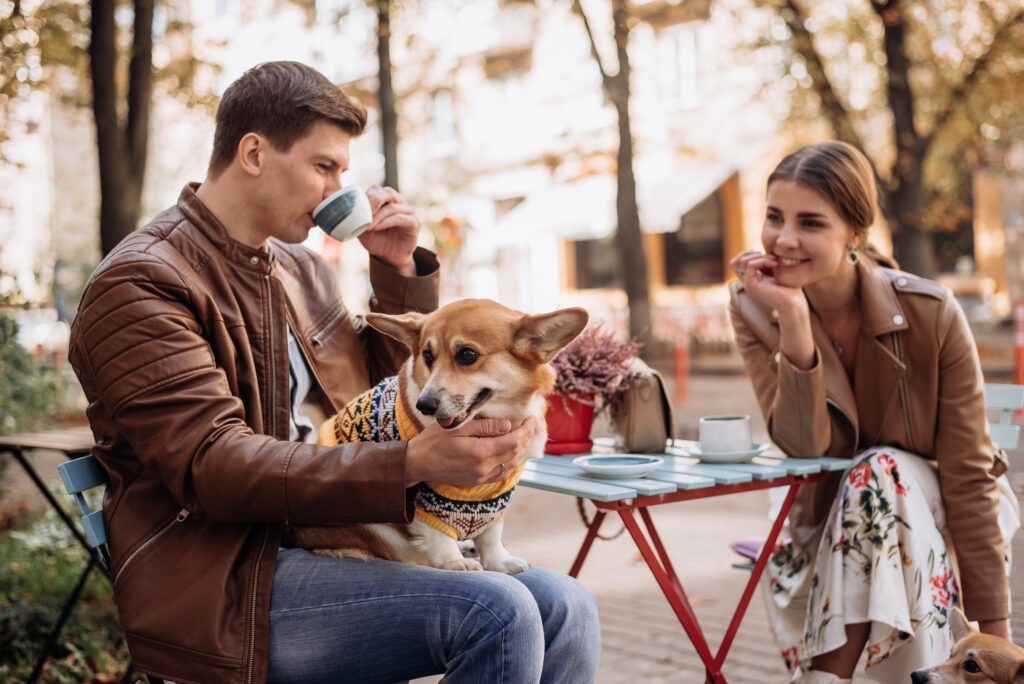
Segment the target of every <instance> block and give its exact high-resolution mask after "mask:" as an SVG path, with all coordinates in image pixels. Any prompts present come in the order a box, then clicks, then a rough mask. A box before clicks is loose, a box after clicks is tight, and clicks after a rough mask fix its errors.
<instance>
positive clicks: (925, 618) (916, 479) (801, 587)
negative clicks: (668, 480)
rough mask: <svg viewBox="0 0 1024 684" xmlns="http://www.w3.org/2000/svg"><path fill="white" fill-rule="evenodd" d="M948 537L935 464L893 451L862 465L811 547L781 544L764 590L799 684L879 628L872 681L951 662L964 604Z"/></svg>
mask: <svg viewBox="0 0 1024 684" xmlns="http://www.w3.org/2000/svg"><path fill="white" fill-rule="evenodd" d="M1000 479H1001V480H1002V482H1001V483H1000V484H1001V487H1000V489H1001V493H1002V494H1003V496H1001V497H1000V498H1001V499H1005V501H1004V502H1003V504H1002V505H1001V510H1000V526H1001V527H1002V529H1003V532H1004V537H1006V539H1007V540H1009V538H1010V537H1012V534H1013V532H1014V531H1015V530H1016V529H1017V527H1019V525H1020V522H1019V515H1018V511H1017V506H1016V499H1015V498H1012V496H1013V495H1012V492H1011V491H1009V485H1008V483H1007V482H1006V479H1005V477H1003V478H1000ZM1006 494H1009V495H1010V497H1011V498H1009V499H1008V498H1007V497H1006ZM944 527H945V514H944V511H943V506H942V496H941V494H940V492H939V482H938V476H937V473H936V471H935V468H934V467H933V466H932V465H931V464H930V463H929V462H928V461H926V460H925V459H923V458H921V457H920V456H917V455H916V454H912V453H910V452H906V451H901V450H899V449H894V448H891V447H873V448H871V449H868V450H865V451H863V452H861V453H860V454H858V455H857V458H856V464H855V465H854V466H853V468H851V469H850V470H849V471H848V472H847V473H846V474H845V476H844V478H843V481H842V485H841V486H840V489H839V493H838V496H837V498H836V500H835V503H834V504H833V506H832V510H831V511H830V512H829V515H828V517H827V518H826V522H825V524H824V525H823V526H822V527H821V528H820V529H819V530H818V531H817V533H816V535H815V536H813V537H812V539H811V543H809V544H807V545H806V546H804V547H803V548H802V549H798V548H795V546H794V544H793V543H792V541H783V542H781V543H780V544H779V545H778V546H777V547H776V548H775V550H774V552H773V553H772V555H771V558H770V559H769V563H768V567H767V570H766V571H765V574H764V578H763V580H762V589H763V590H764V596H765V598H766V605H767V608H768V617H769V622H770V624H771V625H772V629H773V631H774V633H775V638H776V641H777V642H778V644H779V647H780V649H781V652H782V657H783V658H784V660H785V661H786V665H787V667H789V669H790V670H791V672H792V673H793V676H794V679H795V678H797V677H798V676H799V675H800V674H801V672H802V671H804V670H806V669H808V667H809V666H810V661H811V658H812V657H814V656H817V655H821V654H823V653H828V652H829V651H833V650H835V649H837V648H839V647H840V646H842V645H843V644H844V643H845V642H846V625H847V624H856V623H863V622H871V629H870V633H869V635H868V642H867V669H866V670H865V674H866V676H868V677H871V678H873V679H875V680H876V681H880V682H905V681H910V673H911V672H913V671H914V670H916V669H918V668H921V667H927V666H931V665H935V664H937V663H941V662H943V661H945V660H946V659H948V658H949V653H950V651H951V650H952V647H953V639H952V636H951V634H950V628H949V611H950V609H951V608H952V606H953V605H954V604H956V603H957V601H958V598H959V597H958V589H957V584H956V578H955V576H954V573H953V567H952V562H951V560H950V558H949V556H948V555H947V553H946V543H945V540H944V539H943V528H944ZM1006 548H1007V558H1006V561H1007V571H1008V572H1009V560H1010V559H1009V548H1010V545H1009V543H1007V544H1006Z"/></svg>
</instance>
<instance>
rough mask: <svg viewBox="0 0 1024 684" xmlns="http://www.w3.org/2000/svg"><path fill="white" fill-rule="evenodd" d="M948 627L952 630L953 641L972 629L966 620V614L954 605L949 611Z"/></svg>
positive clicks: (961, 637)
mask: <svg viewBox="0 0 1024 684" xmlns="http://www.w3.org/2000/svg"><path fill="white" fill-rule="evenodd" d="M949 628H950V630H952V632H953V642H954V643H955V642H957V641H960V640H961V639H963V638H964V637H965V636H967V635H968V634H970V633H971V632H973V631H974V630H973V629H972V628H971V624H970V623H969V622H967V616H966V615H964V614H963V611H962V610H960V609H959V608H957V607H956V606H953V610H952V611H950V613H949Z"/></svg>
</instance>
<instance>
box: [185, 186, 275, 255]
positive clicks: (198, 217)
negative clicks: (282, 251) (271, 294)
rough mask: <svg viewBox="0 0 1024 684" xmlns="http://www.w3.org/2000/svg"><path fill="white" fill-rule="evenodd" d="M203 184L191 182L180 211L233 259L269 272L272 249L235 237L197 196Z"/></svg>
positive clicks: (224, 253) (187, 187) (186, 187)
mask: <svg viewBox="0 0 1024 684" xmlns="http://www.w3.org/2000/svg"><path fill="white" fill-rule="evenodd" d="M198 188H199V183H188V184H186V185H185V187H184V188H183V189H182V191H181V195H179V196H178V210H179V211H181V213H182V214H184V216H185V218H187V219H188V220H189V222H191V223H192V225H194V226H195V227H196V228H197V229H198V230H199V231H200V232H201V233H202V234H203V235H204V236H206V238H207V239H208V240H209V241H210V242H212V243H213V244H214V245H215V246H216V247H217V249H218V250H219V251H220V252H221V253H222V254H223V255H224V256H225V258H227V259H228V260H229V261H233V262H235V263H236V264H238V265H239V266H242V267H243V268H247V269H249V270H253V271H260V272H264V273H266V272H268V271H269V270H270V268H271V267H272V265H273V263H274V251H273V250H272V249H269V248H268V249H266V250H262V249H256V248H255V247H250V246H248V245H243V244H242V243H241V242H238V241H237V240H234V239H232V238H231V236H229V235H228V232H227V230H225V228H224V224H222V223H221V222H220V221H219V220H218V219H217V217H216V216H214V215H213V212H212V211H210V209H209V208H208V207H207V206H206V205H205V204H203V201H202V200H201V199H199V196H198V195H196V190H197V189H198Z"/></svg>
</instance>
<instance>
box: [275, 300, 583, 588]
mask: <svg viewBox="0 0 1024 684" xmlns="http://www.w3.org/2000/svg"><path fill="white" fill-rule="evenodd" d="M587 319H588V315H587V312H586V311H585V310H583V309H579V308H571V309H561V310H558V311H554V312H552V313H547V314H539V315H535V316H531V315H527V314H523V313H520V312H518V311H513V310H512V309H509V308H507V307H505V306H502V305H501V304H498V303H497V302H492V301H489V300H480V299H476V300H463V301H459V302H455V303H453V304H449V305H447V306H444V307H442V308H440V309H438V310H437V311H435V312H433V313H430V314H418V313H408V314H402V315H397V316H392V315H385V314H374V313H371V314H367V316H366V322H367V323H368V324H369V325H370V326H372V327H373V328H374V329H376V330H378V331H380V332H382V333H384V334H385V335H389V336H391V337H393V338H395V339H396V340H398V341H400V342H402V343H404V344H405V346H407V347H408V348H409V350H410V352H411V355H410V357H409V360H408V361H406V363H405V364H404V365H403V366H402V368H401V370H400V371H399V373H398V375H397V376H393V377H390V378H386V379H384V380H383V381H381V382H380V383H379V384H378V385H377V386H376V387H374V388H373V389H371V390H369V391H367V392H365V393H363V394H361V395H360V396H358V397H356V398H355V399H354V400H352V401H351V402H350V403H349V404H348V406H346V407H345V408H344V409H342V411H341V412H339V413H338V414H337V415H336V416H335V417H334V418H332V419H330V420H328V421H327V422H325V423H324V424H323V426H322V427H321V429H320V435H319V440H318V441H319V443H320V444H328V445H330V444H339V443H343V442H352V441H389V440H408V439H411V438H412V437H414V436H415V435H416V434H418V433H419V432H421V431H422V430H423V427H424V426H425V425H427V424H428V423H429V422H431V421H436V422H437V424H438V425H440V426H441V427H442V428H445V429H448V430H453V429H455V428H457V427H459V426H460V425H463V424H464V423H466V421H469V420H472V419H474V418H507V419H509V420H510V421H511V422H512V425H513V426H515V425H518V424H519V423H521V422H522V421H523V420H524V419H526V418H527V417H528V416H534V417H536V418H537V421H538V425H537V430H536V432H535V433H534V436H533V438H532V440H531V441H530V443H529V445H528V447H527V454H526V456H527V457H528V458H534V457H536V456H540V455H541V454H542V453H543V452H544V443H545V442H546V441H547V429H546V427H545V425H544V412H545V408H546V402H545V399H544V397H545V395H547V394H548V393H549V392H550V391H551V390H552V388H553V387H554V382H555V372H554V369H552V368H551V366H550V365H549V362H550V361H551V360H552V359H553V358H554V357H555V356H556V355H557V354H558V352H559V351H561V350H562V348H563V347H565V345H567V344H569V342H571V341H572V340H573V339H574V338H575V337H576V336H577V335H579V333H580V332H581V331H582V330H583V328H584V327H585V326H586V324H587ZM520 473H522V466H521V465H520V466H519V467H517V468H514V469H512V470H511V471H510V472H509V473H507V476H506V477H505V478H504V479H503V480H502V481H500V482H496V483H489V484H484V485H480V486H477V487H460V486H455V485H448V484H444V483H440V482H422V483H420V484H419V485H418V486H417V490H416V516H415V519H414V520H413V522H412V523H410V524H408V525H397V524H365V525H363V524H360V525H329V526H306V527H302V526H298V527H295V528H294V529H293V530H292V534H293V539H294V544H295V546H298V547H301V548H306V549H309V550H311V551H313V552H314V553H319V554H322V555H329V556H338V557H343V556H347V557H356V558H384V559H387V560H400V561H405V562H415V563H422V564H426V565H430V566H432V567H435V568H444V569H448V570H484V569H486V570H496V571H499V572H504V573H509V574H514V573H517V572H521V571H523V570H526V569H527V568H529V567H530V566H529V563H527V562H526V561H525V560H523V559H522V558H517V557H515V556H512V555H511V554H510V553H509V552H508V551H506V550H505V546H504V544H503V543H502V540H501V536H502V528H503V522H502V520H503V515H504V513H503V511H504V509H505V507H506V506H507V505H508V502H509V499H510V498H511V496H512V491H513V489H514V488H515V485H516V483H517V482H518V481H519V475H520ZM464 539H473V540H474V542H475V544H476V547H477V550H478V551H479V553H480V561H479V562H478V561H476V560H473V559H468V558H463V556H462V553H461V551H460V549H459V546H458V543H457V542H458V541H461V540H464Z"/></svg>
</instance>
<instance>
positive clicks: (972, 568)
mask: <svg viewBox="0 0 1024 684" xmlns="http://www.w3.org/2000/svg"><path fill="white" fill-rule="evenodd" d="M937 321H938V323H937V325H938V329H937V331H936V334H937V336H938V342H939V396H938V402H939V405H938V425H937V427H936V435H935V449H936V454H935V458H936V461H938V464H939V487H940V490H941V492H942V500H943V504H944V505H945V509H946V525H947V527H948V528H949V532H950V536H951V537H952V540H953V547H954V548H955V549H956V555H957V563H958V565H959V567H960V579H961V584H962V587H961V588H962V590H963V596H964V607H965V610H966V613H967V617H968V619H971V620H998V619H1002V618H1006V617H1009V584H1008V579H1007V577H1006V569H1005V565H1004V560H1003V554H1004V543H1003V535H1002V532H1001V531H1000V529H999V521H998V511H999V494H998V489H997V487H996V475H997V473H996V471H995V469H996V459H995V449H994V447H993V444H992V438H991V437H990V435H989V432H988V420H987V417H986V415H985V395H984V382H983V376H982V372H981V362H980V361H979V359H978V351H977V348H976V347H975V344H974V338H973V336H972V335H971V331H970V328H969V326H968V324H967V320H966V319H965V317H964V314H963V311H962V310H961V309H960V306H959V304H957V302H956V300H955V299H953V297H952V296H950V295H947V296H946V300H945V301H944V302H943V311H942V312H941V314H940V315H939V316H938V317H937Z"/></svg>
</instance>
